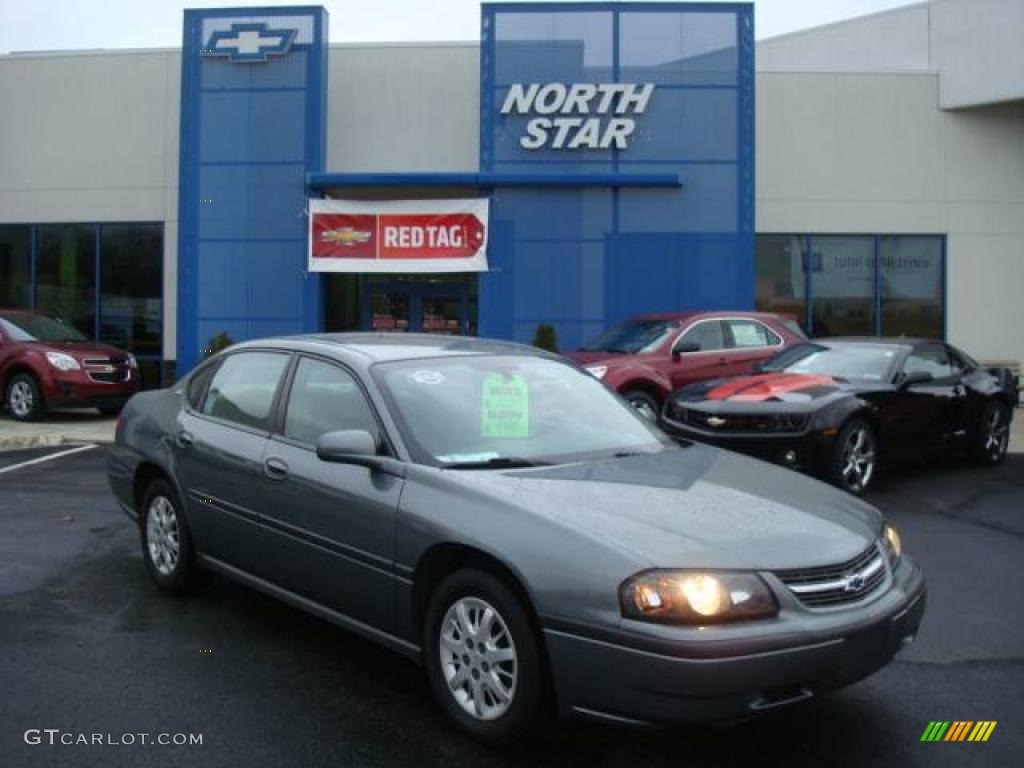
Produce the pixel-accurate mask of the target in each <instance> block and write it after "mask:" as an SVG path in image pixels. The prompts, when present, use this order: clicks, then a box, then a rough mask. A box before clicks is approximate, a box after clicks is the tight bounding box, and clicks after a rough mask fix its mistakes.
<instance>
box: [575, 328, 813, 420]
mask: <svg viewBox="0 0 1024 768" xmlns="http://www.w3.org/2000/svg"><path fill="white" fill-rule="evenodd" d="M806 338H807V337H806V335H805V334H804V332H803V331H802V330H801V328H800V325H799V323H797V321H796V319H795V318H793V317H788V316H785V315H770V314H765V313H762V312H671V313H661V314H653V315H638V316H636V317H632V318H630V319H628V320H626V321H625V322H624V323H622V324H621V325H617V326H616V327H614V328H612V329H611V330H609V331H606V332H605V333H603V334H601V335H600V336H598V337H597V338H596V339H594V340H593V341H592V342H590V343H589V344H587V345H586V346H585V347H583V349H581V350H579V351H578V352H571V353H569V354H568V355H566V357H568V358H570V359H571V360H573V361H575V362H576V363H578V364H580V365H582V366H583V367H584V368H586V369H587V370H588V371H590V372H591V373H592V374H593V375H594V376H596V377H597V378H599V379H601V381H603V382H604V383H605V384H606V385H607V386H608V387H609V388H610V389H613V390H615V391H616V392H619V393H621V394H622V395H623V396H624V397H625V398H626V399H627V400H628V401H629V402H630V403H632V405H633V406H634V407H635V408H637V409H638V410H639V411H641V412H642V413H644V415H646V416H649V417H651V418H656V417H657V414H658V413H659V412H660V411H661V405H662V403H663V402H664V401H665V398H666V397H668V395H669V394H670V393H671V392H673V391H674V390H676V389H679V387H682V386H684V385H686V384H690V383H692V382H695V381H703V380H705V379H717V378H720V377H724V376H736V375H739V374H743V373H748V372H749V371H750V370H751V369H752V368H753V367H754V365H755V364H756V363H758V362H760V361H762V360H767V359H768V358H769V357H771V356H772V355H774V354H775V353H776V352H778V351H779V350H781V349H782V348H783V347H786V346H789V345H790V344H796V343H797V342H800V341H804V340H806Z"/></svg>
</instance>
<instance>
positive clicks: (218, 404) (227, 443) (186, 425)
mask: <svg viewBox="0 0 1024 768" xmlns="http://www.w3.org/2000/svg"><path fill="white" fill-rule="evenodd" d="M289 359H290V355H288V354H287V353H281V352H259V351H253V352H239V353H236V354H233V355H229V356H228V357H226V358H225V359H224V361H223V362H222V363H221V365H220V367H219V368H218V369H217V371H216V373H214V375H213V378H212V379H211V380H210V384H209V387H208V388H207V391H206V393H205V397H204V398H203V400H202V402H201V403H199V404H198V406H199V407H198V409H197V411H193V410H191V409H182V410H181V411H180V412H179V415H178V431H177V434H175V435H174V437H173V443H174V447H173V450H174V453H175V459H176V471H175V475H176V476H177V478H178V482H179V483H180V485H181V488H182V490H183V492H184V495H185V499H183V503H184V504H185V507H186V509H187V511H188V515H189V521H190V523H191V526H192V534H193V536H194V537H195V540H196V544H197V548H198V549H199V550H200V551H201V552H202V553H203V554H206V555H210V556H212V557H215V558H217V559H218V560H223V561H224V562H226V563H229V564H231V565H234V566H235V567H237V568H242V569H244V570H247V571H252V570H255V569H256V567H257V566H258V564H259V562H260V549H261V539H262V538H263V534H262V529H261V526H260V524H259V521H258V512H257V509H258V506H259V501H260V494H259V480H260V477H261V476H262V472H263V468H262V459H263V452H264V448H265V445H266V442H267V433H268V432H269V429H270V416H271V413H272V411H273V403H274V399H275V396H276V393H277V389H278V387H279V386H280V383H281V380H282V379H283V376H282V374H283V373H284V371H285V368H286V367H287V365H288V360H289Z"/></svg>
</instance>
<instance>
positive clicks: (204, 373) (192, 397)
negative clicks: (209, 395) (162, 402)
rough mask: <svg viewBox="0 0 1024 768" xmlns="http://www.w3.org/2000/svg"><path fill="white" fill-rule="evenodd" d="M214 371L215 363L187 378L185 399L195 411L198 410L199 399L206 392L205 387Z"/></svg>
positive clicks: (215, 368)
mask: <svg viewBox="0 0 1024 768" xmlns="http://www.w3.org/2000/svg"><path fill="white" fill-rule="evenodd" d="M216 370H217V363H212V364H210V365H207V366H206V367H205V368H200V369H199V370H198V371H196V372H195V373H194V374H192V376H191V377H190V378H189V380H188V388H187V389H186V390H185V399H186V400H187V401H188V404H189V405H190V406H192V407H193V408H195V409H196V410H199V405H200V398H202V396H203V392H205V391H206V385H207V384H208V383H209V381H210V377H211V376H213V374H214V372H215V371H216Z"/></svg>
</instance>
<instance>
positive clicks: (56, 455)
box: [0, 443, 99, 475]
mask: <svg viewBox="0 0 1024 768" xmlns="http://www.w3.org/2000/svg"><path fill="white" fill-rule="evenodd" d="M98 447H99V446H98V445H97V444H96V443H90V444H89V445H80V446H79V447H77V448H70V449H68V450H66V451H61V452H60V453H51V454H50V455H49V456H40V457H39V458H38V459H31V460H29V461H23V462H21V463H20V464H12V465H11V466H9V467H4V468H3V469H0V475H2V474H4V473H6V472H13V471H14V470H16V469H21V468H23V467H30V466H32V465H33V464H42V463H43V462H44V461H50V460H52V459H59V458H62V457H64V456H70V455H71V454H73V453H81V452H82V451H91V450H92V449H93V448H98Z"/></svg>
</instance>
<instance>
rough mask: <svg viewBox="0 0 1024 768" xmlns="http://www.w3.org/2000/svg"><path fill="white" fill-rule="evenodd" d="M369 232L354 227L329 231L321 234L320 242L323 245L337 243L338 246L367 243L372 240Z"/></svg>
mask: <svg viewBox="0 0 1024 768" xmlns="http://www.w3.org/2000/svg"><path fill="white" fill-rule="evenodd" d="M370 234H371V233H369V232H367V231H365V230H362V229H353V228H352V227H341V228H339V229H328V230H327V231H326V232H321V233H320V241H321V242H323V243H337V244H338V245H356V244H357V243H365V242H366V241H367V240H369V239H370Z"/></svg>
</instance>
